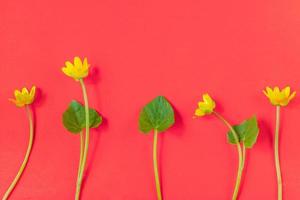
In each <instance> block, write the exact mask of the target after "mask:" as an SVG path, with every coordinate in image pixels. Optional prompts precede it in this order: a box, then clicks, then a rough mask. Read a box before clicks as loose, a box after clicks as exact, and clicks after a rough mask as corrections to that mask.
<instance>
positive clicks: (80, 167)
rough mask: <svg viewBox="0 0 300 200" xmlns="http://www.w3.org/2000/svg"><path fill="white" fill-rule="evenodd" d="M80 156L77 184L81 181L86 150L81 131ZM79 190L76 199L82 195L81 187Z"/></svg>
mask: <svg viewBox="0 0 300 200" xmlns="http://www.w3.org/2000/svg"><path fill="white" fill-rule="evenodd" d="M79 134H80V157H79V166H78V175H77V185H78V184H79V182H80V178H79V177H80V172H81V169H82V157H83V151H84V135H83V132H82V131H81V132H80V133H79ZM78 189H79V190H78V192H76V199H79V197H80V188H78Z"/></svg>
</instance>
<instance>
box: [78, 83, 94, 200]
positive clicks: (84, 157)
mask: <svg viewBox="0 0 300 200" xmlns="http://www.w3.org/2000/svg"><path fill="white" fill-rule="evenodd" d="M79 82H80V85H81V88H82V93H83V99H84V107H85V126H86V130H85V142H84V151H83V156H82V163H81V169H80V170H79V178H78V182H77V186H76V195H75V199H76V200H79V199H80V191H81V185H82V179H83V172H84V169H85V165H86V161H87V154H88V150H89V141H90V128H89V124H90V119H89V102H88V96H87V92H86V88H85V85H84V82H83V80H82V79H80V80H79Z"/></svg>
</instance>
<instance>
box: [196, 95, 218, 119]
mask: <svg viewBox="0 0 300 200" xmlns="http://www.w3.org/2000/svg"><path fill="white" fill-rule="evenodd" d="M202 98H203V101H200V102H198V108H197V109H196V110H195V115H196V116H198V117H202V116H204V115H208V114H211V113H212V112H213V111H214V109H215V107H216V103H215V101H214V100H213V99H212V98H211V97H210V96H209V95H208V94H204V95H203V97H202Z"/></svg>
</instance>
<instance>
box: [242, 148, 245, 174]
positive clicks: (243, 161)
mask: <svg viewBox="0 0 300 200" xmlns="http://www.w3.org/2000/svg"><path fill="white" fill-rule="evenodd" d="M242 148H243V169H244V167H245V160H246V147H245V144H244V143H243V145H242Z"/></svg>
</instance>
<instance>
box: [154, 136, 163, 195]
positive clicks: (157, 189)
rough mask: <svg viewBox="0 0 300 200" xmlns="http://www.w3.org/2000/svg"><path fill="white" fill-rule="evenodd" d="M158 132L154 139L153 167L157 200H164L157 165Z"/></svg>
mask: <svg viewBox="0 0 300 200" xmlns="http://www.w3.org/2000/svg"><path fill="white" fill-rule="evenodd" d="M157 135H158V133H157V130H154V139H153V167H154V176H155V186H156V193H157V200H162V195H161V189H160V181H159V172H158V164H157Z"/></svg>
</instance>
